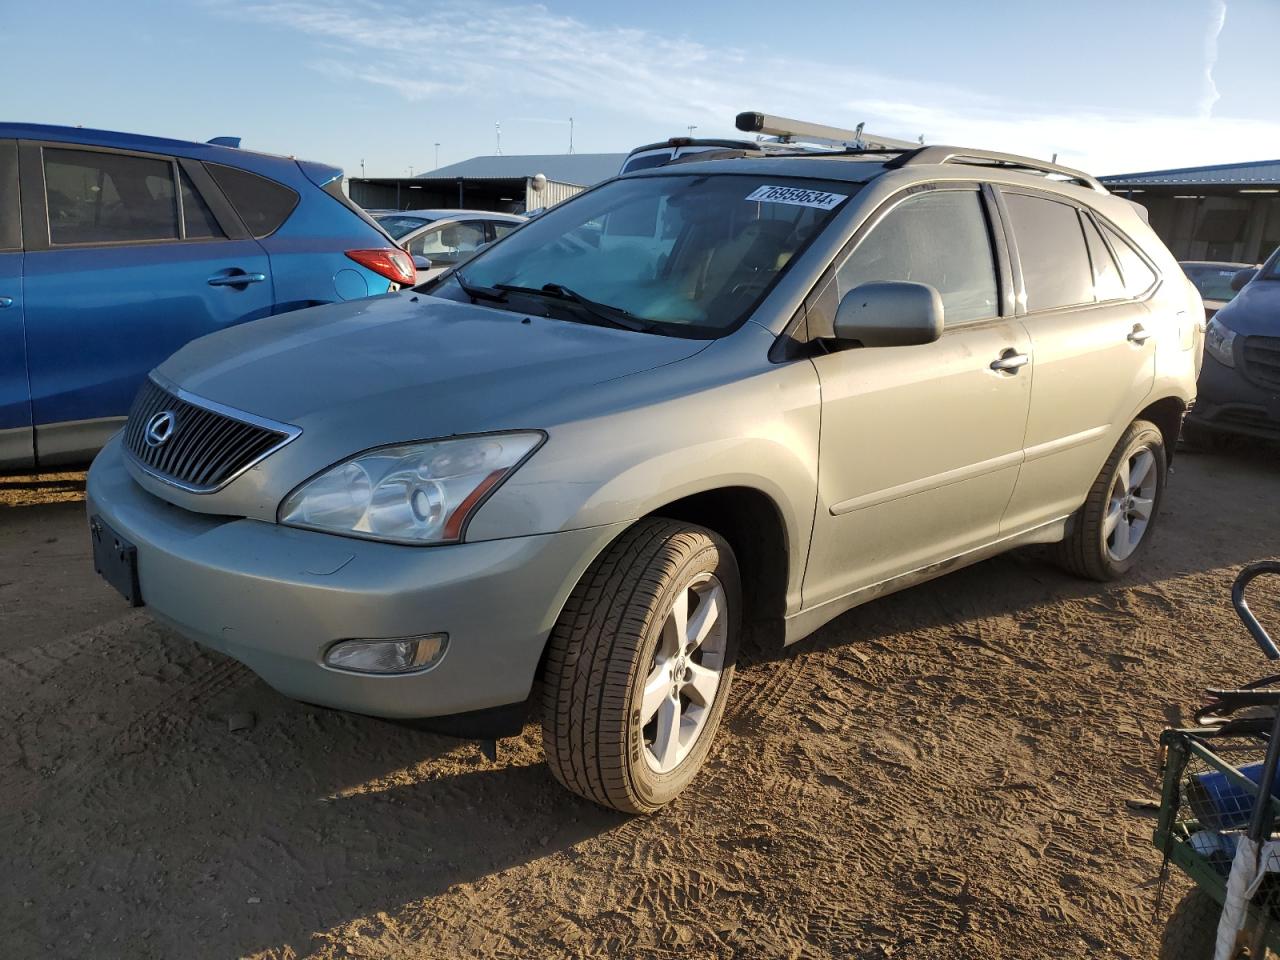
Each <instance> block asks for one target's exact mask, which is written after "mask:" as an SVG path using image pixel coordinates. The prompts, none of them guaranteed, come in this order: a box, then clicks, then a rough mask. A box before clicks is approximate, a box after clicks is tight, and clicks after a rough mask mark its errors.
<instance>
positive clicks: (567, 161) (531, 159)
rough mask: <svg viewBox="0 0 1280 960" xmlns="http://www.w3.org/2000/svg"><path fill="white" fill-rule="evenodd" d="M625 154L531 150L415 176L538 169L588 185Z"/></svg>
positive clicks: (522, 173) (614, 168) (528, 173)
mask: <svg viewBox="0 0 1280 960" xmlns="http://www.w3.org/2000/svg"><path fill="white" fill-rule="evenodd" d="M626 158H627V155H626V154H625V153H532V154H523V155H511V156H495V157H472V158H471V159H470V160H463V161H461V162H460V163H451V164H449V165H448V166H444V167H440V168H439V169H437V170H432V171H430V172H428V173H422V174H419V175H418V176H417V177H416V178H415V179H418V180H436V179H456V178H457V177H466V178H467V179H471V180H523V179H524V178H525V177H532V176H533V175H534V174H535V173H541V174H543V175H544V176H545V177H546V178H547V179H548V180H557V181H559V182H560V183H572V184H577V185H578V186H582V187H589V186H592V185H593V184H597V183H599V182H600V181H601V180H608V179H609V178H610V177H612V176H616V175H617V173H618V170H619V169H621V167H622V161H623V160H625V159H626Z"/></svg>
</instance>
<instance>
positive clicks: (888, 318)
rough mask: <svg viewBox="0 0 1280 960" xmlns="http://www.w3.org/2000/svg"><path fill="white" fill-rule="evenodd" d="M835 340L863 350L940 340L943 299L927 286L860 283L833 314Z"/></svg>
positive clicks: (921, 284)
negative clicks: (853, 344) (834, 317)
mask: <svg viewBox="0 0 1280 960" xmlns="http://www.w3.org/2000/svg"><path fill="white" fill-rule="evenodd" d="M835 335H836V340H837V341H840V342H844V343H860V344H862V346H864V347H911V346H916V345H918V344H922V343H933V342H934V341H935V340H937V339H938V338H939V337H941V336H942V297H941V296H940V295H939V294H938V291H937V290H935V289H934V288H933V287H931V286H929V285H928V284H927V283H910V282H908V281H879V280H877V281H873V282H871V283H860V284H858V286H856V287H854V288H853V289H852V290H850V291H849V292H848V293H846V294H845V295H844V297H843V299H841V301H840V307H839V308H838V309H837V310H836V320H835Z"/></svg>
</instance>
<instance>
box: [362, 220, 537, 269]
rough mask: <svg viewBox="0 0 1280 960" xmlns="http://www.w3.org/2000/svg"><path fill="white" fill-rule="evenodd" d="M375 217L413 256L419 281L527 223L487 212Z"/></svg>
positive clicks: (459, 261) (455, 263) (460, 260)
mask: <svg viewBox="0 0 1280 960" xmlns="http://www.w3.org/2000/svg"><path fill="white" fill-rule="evenodd" d="M374 217H375V219H376V220H377V221H378V222H379V223H380V224H381V225H382V228H383V229H384V230H386V231H387V233H389V234H390V235H391V236H392V237H393V238H394V239H395V241H396V242H397V243H399V244H400V245H401V246H402V247H404V248H405V249H406V250H408V251H409V253H410V254H411V255H412V256H413V263H414V266H415V267H416V268H417V270H418V279H419V280H420V281H426V280H430V279H431V278H432V277H434V276H437V275H439V274H441V273H444V271H446V270H448V269H449V268H450V267H452V266H455V265H457V264H458V263H461V262H462V261H463V260H466V259H467V258H468V257H470V256H471V255H472V254H474V253H475V252H476V251H477V250H479V249H480V248H481V247H483V246H485V245H486V244H489V243H493V241H495V240H500V239H501V238H503V237H505V236H506V235H507V234H508V233H510V232H511V231H512V230H514V229H515V228H516V227H518V226H520V224H522V223H524V222H525V220H526V219H527V218H525V217H521V216H518V215H516V214H514V213H494V212H492V211H489V210H400V211H394V212H390V213H378V214H375V215H374Z"/></svg>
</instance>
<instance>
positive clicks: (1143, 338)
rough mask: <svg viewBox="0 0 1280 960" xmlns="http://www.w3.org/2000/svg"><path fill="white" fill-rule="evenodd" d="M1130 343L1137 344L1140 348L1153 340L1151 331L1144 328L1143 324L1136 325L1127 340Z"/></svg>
mask: <svg viewBox="0 0 1280 960" xmlns="http://www.w3.org/2000/svg"><path fill="white" fill-rule="evenodd" d="M1126 339H1127V340H1128V341H1129V342H1130V343H1136V344H1138V345H1139V346H1141V345H1142V344H1144V343H1146V342H1147V341H1148V340H1150V339H1151V331H1150V330H1148V329H1146V328H1145V327H1143V325H1142V324H1140V323H1138V324H1134V327H1133V329H1132V330H1130V331H1129V336H1128V337H1127V338H1126Z"/></svg>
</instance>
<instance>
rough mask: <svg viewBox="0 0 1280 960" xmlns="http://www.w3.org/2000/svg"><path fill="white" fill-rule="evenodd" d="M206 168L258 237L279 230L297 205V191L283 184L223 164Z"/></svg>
mask: <svg viewBox="0 0 1280 960" xmlns="http://www.w3.org/2000/svg"><path fill="white" fill-rule="evenodd" d="M205 168H206V169H207V170H208V171H209V175H210V176H212V177H213V179H214V181H215V182H216V183H217V184H218V186H219V187H221V188H222V192H223V193H225V194H226V195H227V199H228V200H230V201H231V205H232V206H233V207H235V208H236V213H238V214H240V219H241V220H243V221H244V224H245V226H246V227H248V228H249V232H250V233H251V234H253V235H254V237H256V238H258V239H262V238H263V237H267V236H270V235H271V234H273V233H275V232H276V231H277V230H279V229H280V226H281V225H282V224H283V223H284V222H285V221H286V220H288V219H289V214H291V213H293V208H294V207H296V206H297V205H298V194H297V193H295V192H294V191H293V190H292V189H291V188H289V187H286V186H285V185H284V184H283V183H276V182H275V181H274V180H268V179H267V178H266V177H260V176H258V175H257V174H256V173H250V172H249V171H248V170H241V169H239V168H238V167H225V166H223V165H222V164H220V163H206V164H205Z"/></svg>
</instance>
